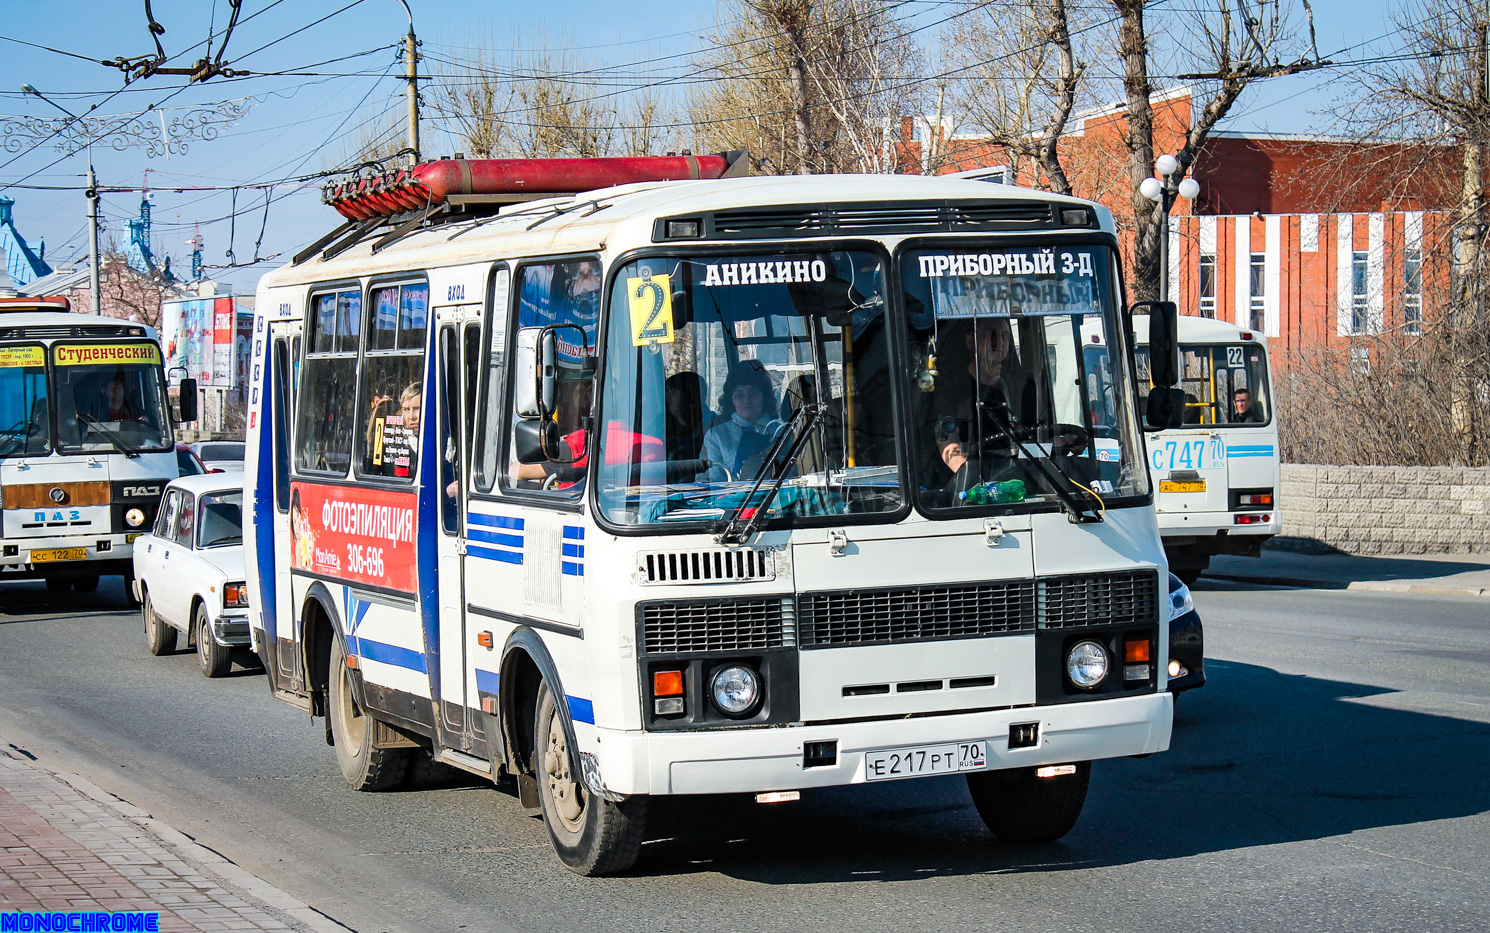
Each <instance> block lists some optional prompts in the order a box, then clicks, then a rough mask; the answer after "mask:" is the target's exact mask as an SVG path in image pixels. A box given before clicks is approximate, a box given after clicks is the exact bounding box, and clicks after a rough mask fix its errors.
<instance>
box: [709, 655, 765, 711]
mask: <svg viewBox="0 0 1490 933" xmlns="http://www.w3.org/2000/svg"><path fill="white" fill-rule="evenodd" d="M709 692H710V694H712V695H713V698H714V705H715V706H716V707H718V708H719V711H720V712H721V713H724V714H725V715H726V716H743V715H744V714H746V713H748V712H750V711H751V710H752V709H754V708H755V706H756V704H757V703H759V702H760V698H761V679H760V675H759V674H757V673H756V672H755V671H753V670H751V669H750V668H748V667H745V666H743V665H740V664H731V665H729V666H728V667H721V668H720V669H719V670H718V671H715V672H714V678H713V680H712V681H710V684H709Z"/></svg>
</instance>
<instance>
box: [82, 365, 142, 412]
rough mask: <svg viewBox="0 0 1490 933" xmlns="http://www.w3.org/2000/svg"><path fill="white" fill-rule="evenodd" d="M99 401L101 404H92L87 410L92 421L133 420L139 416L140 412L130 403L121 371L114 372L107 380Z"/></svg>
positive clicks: (127, 389) (127, 388)
mask: <svg viewBox="0 0 1490 933" xmlns="http://www.w3.org/2000/svg"><path fill="white" fill-rule="evenodd" d="M100 401H101V402H102V404H101V405H95V406H93V408H92V410H90V412H89V414H90V416H91V417H92V418H93V420H94V421H135V420H138V419H140V418H141V416H140V413H139V412H137V411H135V409H134V406H133V405H131V404H130V401H129V386H128V385H127V384H126V383H125V379H124V373H122V372H119V371H117V370H116V371H115V372H114V378H113V379H111V380H109V385H108V388H107V389H106V390H105V393H104V397H103V398H102V399H100Z"/></svg>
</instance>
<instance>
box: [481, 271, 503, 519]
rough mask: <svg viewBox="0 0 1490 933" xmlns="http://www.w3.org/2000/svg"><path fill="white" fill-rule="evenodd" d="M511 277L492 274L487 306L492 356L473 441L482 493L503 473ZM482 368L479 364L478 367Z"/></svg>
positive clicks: (501, 272) (488, 365) (489, 488)
mask: <svg viewBox="0 0 1490 933" xmlns="http://www.w3.org/2000/svg"><path fill="white" fill-rule="evenodd" d="M511 282H512V274H511V272H509V271H508V270H507V269H498V270H496V271H495V272H494V273H492V280H491V300H490V302H489V303H488V305H487V312H486V313H487V320H488V321H489V322H490V323H489V324H488V325H487V328H486V330H487V333H489V334H490V335H491V337H490V338H488V340H487V342H486V345H487V348H488V349H489V351H490V354H491V355H490V357H489V358H488V360H487V362H486V373H485V379H486V387H485V388H486V393H485V395H483V396H482V398H481V410H480V412H479V413H478V420H477V424H479V425H480V428H479V430H477V432H476V436H475V439H474V441H473V442H472V455H473V459H474V462H475V475H474V484H475V487H476V489H477V490H479V491H481V492H491V489H492V487H493V486H494V485H496V482H497V475H498V474H499V473H501V472H502V466H503V464H502V427H503V425H504V424H506V422H507V418H506V413H505V412H504V411H503V409H502V392H503V390H504V389H505V388H506V385H507V368H506V358H507V314H508V311H509V297H510V294H511ZM478 365H479V364H478Z"/></svg>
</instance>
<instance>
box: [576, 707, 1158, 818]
mask: <svg viewBox="0 0 1490 933" xmlns="http://www.w3.org/2000/svg"><path fill="white" fill-rule="evenodd" d="M1173 711H1174V707H1173V699H1172V697H1171V696H1170V694H1169V693H1167V692H1160V693H1155V694H1145V695H1143V696H1135V697H1123V698H1120V699H1113V700H1100V701H1091V702H1084V703H1065V704H1060V705H1055V706H1043V707H1019V708H1014V709H1000V710H987V711H981V712H976V713H955V714H948V715H935V716H922V717H918V718H915V719H889V720H873V721H859V722H851V723H839V724H833V725H807V726H795V727H786V728H782V727H765V728H751V729H721V730H712V731H705V732H685V733H657V732H652V733H648V732H620V731H612V730H608V729H597V730H596V745H595V753H596V757H597V758H598V759H599V760H598V764H599V766H600V774H601V776H602V779H603V781H604V786H605V790H607V791H609V792H611V793H615V794H623V795H630V794H656V795H671V794H731V793H759V792H762V791H773V790H799V789H802V788H809V787H833V786H838V785H842V784H862V783H864V782H865V781H866V777H865V771H864V758H865V754H866V753H868V752H872V751H878V750H881V749H892V748H904V747H908V746H920V745H943V744H949V743H954V742H968V741H978V740H982V741H984V742H986V743H987V749H988V765H989V768H990V769H1001V768H1022V767H1029V766H1034V765H1044V764H1062V763H1065V762H1072V761H1089V760H1093V759H1098V758H1118V757H1123V756H1128V755H1146V754H1150V753H1153V752H1162V751H1164V750H1165V749H1167V748H1168V747H1169V735H1170V728H1171V726H1172V723H1173ZM1031 722H1038V723H1039V724H1040V743H1039V744H1038V745H1037V746H1035V747H1032V748H1018V749H1010V748H1009V728H1010V726H1012V725H1014V724H1016V723H1031ZM826 741H836V742H837V743H838V744H837V747H838V758H837V762H836V763H835V764H833V765H830V766H827V767H813V768H804V767H803V744H804V743H807V742H826Z"/></svg>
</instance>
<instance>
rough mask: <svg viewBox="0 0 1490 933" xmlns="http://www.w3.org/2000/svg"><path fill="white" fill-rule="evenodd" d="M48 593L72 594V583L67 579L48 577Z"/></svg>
mask: <svg viewBox="0 0 1490 933" xmlns="http://www.w3.org/2000/svg"><path fill="white" fill-rule="evenodd" d="M47 592H48V593H70V592H72V581H71V580H69V579H68V578H67V577H47Z"/></svg>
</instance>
